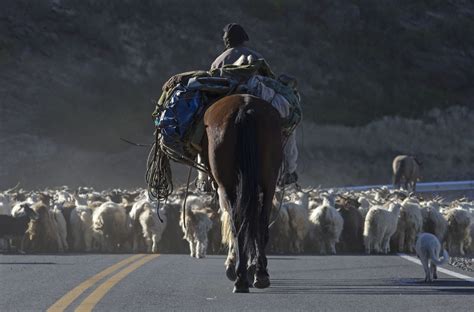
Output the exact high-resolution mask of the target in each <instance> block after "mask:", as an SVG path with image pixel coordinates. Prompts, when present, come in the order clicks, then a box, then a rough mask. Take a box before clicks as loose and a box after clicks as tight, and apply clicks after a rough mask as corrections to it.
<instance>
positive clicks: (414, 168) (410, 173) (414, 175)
mask: <svg viewBox="0 0 474 312" xmlns="http://www.w3.org/2000/svg"><path fill="white" fill-rule="evenodd" d="M421 166H422V163H421V161H419V160H418V159H417V158H416V157H415V156H408V155H399V156H397V157H395V158H394V159H393V163H392V169H393V186H394V187H395V188H397V189H398V188H400V187H401V185H402V180H403V181H404V182H403V185H404V187H405V189H406V190H407V191H411V192H415V191H416V182H417V181H418V180H419V179H420V178H421V175H420V169H421Z"/></svg>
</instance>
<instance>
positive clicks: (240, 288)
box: [232, 286, 249, 294]
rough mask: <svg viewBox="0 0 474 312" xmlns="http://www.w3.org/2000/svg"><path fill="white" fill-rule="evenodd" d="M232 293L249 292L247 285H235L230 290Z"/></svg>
mask: <svg viewBox="0 0 474 312" xmlns="http://www.w3.org/2000/svg"><path fill="white" fill-rule="evenodd" d="M232 292H233V293H234V294H247V293H249V288H248V287H237V286H234V290H233V291H232Z"/></svg>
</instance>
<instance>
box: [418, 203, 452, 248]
mask: <svg viewBox="0 0 474 312" xmlns="http://www.w3.org/2000/svg"><path fill="white" fill-rule="evenodd" d="M421 215H422V217H423V232H426V233H431V234H433V235H434V236H436V237H437V238H438V240H439V241H440V242H441V244H443V242H444V240H445V239H446V233H447V231H448V221H446V219H445V218H444V217H443V215H442V214H441V213H440V212H439V211H438V209H437V208H435V207H431V206H428V205H425V206H424V207H421Z"/></svg>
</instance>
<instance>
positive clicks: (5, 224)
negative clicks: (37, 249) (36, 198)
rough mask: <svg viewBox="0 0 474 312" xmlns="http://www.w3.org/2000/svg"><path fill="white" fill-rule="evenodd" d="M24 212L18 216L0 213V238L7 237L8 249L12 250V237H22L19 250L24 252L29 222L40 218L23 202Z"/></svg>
mask: <svg viewBox="0 0 474 312" xmlns="http://www.w3.org/2000/svg"><path fill="white" fill-rule="evenodd" d="M21 208H22V213H19V214H18V215H17V216H16V217H13V216H6V215H0V238H2V239H6V241H7V249H8V251H10V238H14V237H21V243H20V248H19V251H20V252H22V253H23V244H24V239H25V233H26V230H27V229H28V224H29V223H30V221H31V220H38V218H39V215H38V214H37V213H36V212H35V211H34V210H33V209H31V208H30V206H29V205H28V204H22V206H21Z"/></svg>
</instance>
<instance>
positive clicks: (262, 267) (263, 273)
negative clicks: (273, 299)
mask: <svg viewBox="0 0 474 312" xmlns="http://www.w3.org/2000/svg"><path fill="white" fill-rule="evenodd" d="M272 197H273V195H272ZM272 197H269V196H266V197H264V203H263V207H262V215H261V217H260V222H261V223H260V231H259V233H258V236H257V241H256V247H257V248H256V252H257V263H256V271H255V279H254V282H253V286H254V287H255V288H267V287H269V286H270V276H269V274H268V271H267V264H268V261H267V255H266V253H265V249H266V246H267V244H268V240H269V238H270V235H269V230H268V224H269V220H268V217H269V212H270V209H271V205H272Z"/></svg>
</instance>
